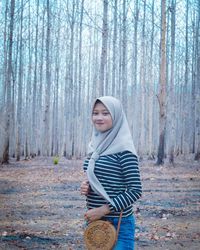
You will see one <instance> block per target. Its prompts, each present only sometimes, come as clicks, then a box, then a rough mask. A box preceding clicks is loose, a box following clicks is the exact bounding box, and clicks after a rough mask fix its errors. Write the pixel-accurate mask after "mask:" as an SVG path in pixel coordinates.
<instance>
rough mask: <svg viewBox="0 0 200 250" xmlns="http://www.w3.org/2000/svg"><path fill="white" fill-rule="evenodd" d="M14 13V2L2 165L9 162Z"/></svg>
mask: <svg viewBox="0 0 200 250" xmlns="http://www.w3.org/2000/svg"><path fill="white" fill-rule="evenodd" d="M14 13H15V0H11V2H10V24H9V47H8V69H7V72H6V75H7V76H6V113H7V118H6V130H5V144H4V150H3V158H2V163H8V161H9V146H10V138H9V137H10V122H11V118H12V103H11V81H12V56H13V54H12V50H13V32H14Z"/></svg>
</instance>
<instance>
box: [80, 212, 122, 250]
mask: <svg viewBox="0 0 200 250" xmlns="http://www.w3.org/2000/svg"><path fill="white" fill-rule="evenodd" d="M121 219H122V212H121V213H120V217H119V221H118V225H117V230H116V229H115V227H114V226H113V225H112V223H111V222H109V221H104V220H97V221H94V222H92V223H90V224H89V225H88V227H87V228H86V229H85V231H84V241H85V245H86V248H87V249H88V250H111V249H112V248H113V247H114V245H115V243H116V241H117V238H118V233H119V229H120V224H121Z"/></svg>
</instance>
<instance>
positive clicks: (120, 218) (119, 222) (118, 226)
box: [116, 210, 123, 240]
mask: <svg viewBox="0 0 200 250" xmlns="http://www.w3.org/2000/svg"><path fill="white" fill-rule="evenodd" d="M122 214H123V210H122V211H121V213H120V216H119V221H118V224H117V237H116V238H117V239H118V234H119V229H120V225H121V220H122ZM117 239H116V240H117Z"/></svg>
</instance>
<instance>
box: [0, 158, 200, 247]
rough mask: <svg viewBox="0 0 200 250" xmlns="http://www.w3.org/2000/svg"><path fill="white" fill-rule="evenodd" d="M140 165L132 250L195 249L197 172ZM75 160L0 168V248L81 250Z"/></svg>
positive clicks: (199, 217)
mask: <svg viewBox="0 0 200 250" xmlns="http://www.w3.org/2000/svg"><path fill="white" fill-rule="evenodd" d="M199 165H200V164H199V163H197V162H192V163H191V162H190V161H188V162H187V161H180V160H179V163H178V164H176V166H175V167H170V166H162V167H156V166H154V165H153V162H147V161H144V162H141V176H142V183H143V197H142V199H141V200H140V201H138V202H137V204H136V205H135V206H134V211H135V214H136V220H137V225H136V249H137V250H140V249H144V250H146V249H147V250H155V249H162V250H179V249H181V250H182V249H185V250H186V249H187V250H199V249H200V213H199V212H200V211H199V205H200V193H199V190H200V172H199V171H200V170H199V169H198V166H199ZM82 178H83V173H82V169H81V161H68V160H66V159H64V158H62V159H61V160H60V162H59V164H58V165H53V163H52V159H51V158H48V159H45V158H36V159H34V160H31V161H21V162H19V163H16V162H11V164H10V165H4V166H0V249H2V250H15V249H16V250H18V249H26V250H33V249H37V250H42V249H63V250H66V249H67V250H78V249H84V247H83V239H82V233H83V228H84V220H83V214H84V211H85V201H84V197H81V196H80V194H79V186H80V182H81V180H82Z"/></svg>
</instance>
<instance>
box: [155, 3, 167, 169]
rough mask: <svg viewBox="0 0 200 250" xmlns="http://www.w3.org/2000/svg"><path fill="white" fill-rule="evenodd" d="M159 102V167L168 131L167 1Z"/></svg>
mask: <svg viewBox="0 0 200 250" xmlns="http://www.w3.org/2000/svg"><path fill="white" fill-rule="evenodd" d="M159 79H160V81H159V82H160V92H159V95H158V102H159V109H160V110H159V126H160V127H159V146H158V154H157V157H158V158H157V162H156V164H157V165H161V164H163V163H164V156H165V130H166V0H161V59H160V76H159Z"/></svg>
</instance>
